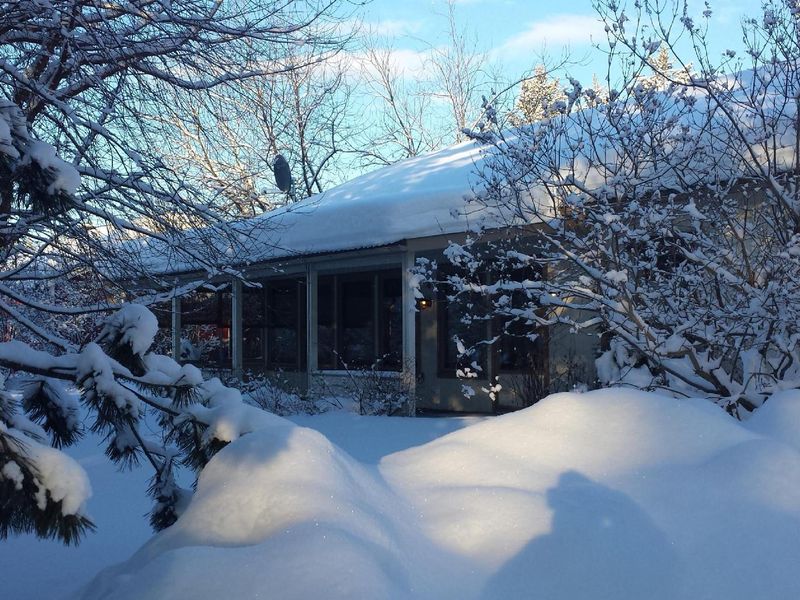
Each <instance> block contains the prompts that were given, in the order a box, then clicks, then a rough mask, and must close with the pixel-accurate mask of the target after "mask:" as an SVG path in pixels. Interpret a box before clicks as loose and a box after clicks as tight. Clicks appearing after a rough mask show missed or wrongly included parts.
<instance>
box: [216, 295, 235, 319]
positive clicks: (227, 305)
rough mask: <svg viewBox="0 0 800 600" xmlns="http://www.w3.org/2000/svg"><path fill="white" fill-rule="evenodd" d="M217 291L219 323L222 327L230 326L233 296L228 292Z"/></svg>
mask: <svg viewBox="0 0 800 600" xmlns="http://www.w3.org/2000/svg"><path fill="white" fill-rule="evenodd" d="M218 293H219V315H220V316H219V324H220V326H222V327H230V326H231V322H232V311H233V304H232V302H233V298H232V296H231V293H230V292H218Z"/></svg>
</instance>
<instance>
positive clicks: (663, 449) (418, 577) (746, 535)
mask: <svg viewBox="0 0 800 600" xmlns="http://www.w3.org/2000/svg"><path fill="white" fill-rule="evenodd" d="M796 399H797V398H789V397H788V396H787V397H786V398H784V399H780V400H779V401H778V402H775V403H774V404H775V406H776V407H777V408H775V409H773V410H775V411H777V412H780V414H781V415H783V416H781V417H780V418H781V419H783V420H784V421H787V420H789V419H791V420H793V424H791V426H789V425H787V426H786V428H779V429H776V428H775V427H772V426H769V423H767V422H768V421H769V419H768V418H767V417H764V418H763V419H762V420H763V421H764V423H762V424H761V425H759V424H758V420H757V419H754V420H753V421H752V422H750V423H748V424H747V425H742V424H740V423H738V422H736V421H735V420H733V419H732V418H731V417H729V416H728V415H727V414H725V413H724V412H723V411H722V410H720V409H718V408H716V407H715V406H713V405H711V404H710V403H708V402H704V401H700V400H689V401H679V400H674V399H671V398H665V397H661V396H658V395H655V394H646V393H642V392H633V391H621V390H604V391H598V392H591V393H586V394H558V395H554V396H551V397H549V398H547V399H545V400H543V401H542V402H540V403H539V404H537V405H536V406H534V407H532V408H530V409H527V410H524V411H521V412H518V413H514V414H511V415H506V416H503V417H499V418H496V419H487V420H485V421H482V422H480V423H478V424H475V425H472V426H470V427H467V428H465V429H462V430H459V431H456V432H454V433H451V434H449V435H446V436H444V437H441V438H439V439H437V440H435V441H433V442H430V443H426V444H423V445H420V446H417V447H414V448H411V449H408V450H404V451H401V452H397V453H395V454H391V455H388V456H386V457H385V458H383V459H382V460H381V461H380V463H379V464H378V465H377V466H369V465H367V464H362V463H359V462H358V461H356V460H355V459H354V458H352V457H351V456H350V455H348V454H347V453H346V452H344V451H343V450H341V449H340V448H338V447H337V446H335V445H333V444H332V443H330V442H329V441H328V440H327V439H326V438H325V437H324V436H322V435H321V434H319V433H317V432H315V431H312V430H310V429H306V428H303V427H298V426H295V425H292V424H290V423H289V422H288V421H284V420H281V419H275V420H274V421H273V422H272V424H271V425H270V427H268V428H266V429H264V430H262V431H258V432H254V433H251V434H249V435H246V436H244V437H242V438H241V439H239V440H237V441H235V442H233V443H232V444H230V445H229V446H228V447H227V448H225V449H224V450H223V451H222V452H220V454H219V455H218V456H217V457H215V458H214V459H213V460H212V461H211V463H210V464H209V465H208V467H207V468H206V470H205V471H204V472H203V475H202V477H201V479H200V482H199V486H198V491H197V494H196V495H195V497H194V499H193V500H192V503H191V505H190V507H189V508H188V510H187V512H186V513H185V514H184V515H183V516H182V517H181V519H180V520H179V522H178V523H177V524H176V525H175V526H173V527H172V528H170V529H169V530H167V531H165V532H163V533H161V534H159V535H157V536H155V537H154V538H153V539H152V540H151V541H150V542H149V543H148V544H146V545H145V546H144V547H143V548H142V549H141V550H140V551H139V552H138V553H137V554H135V555H134V556H133V557H132V558H131V559H130V560H129V561H128V562H126V563H123V564H122V565H120V566H118V567H115V568H113V569H109V570H107V571H105V572H104V573H102V574H101V575H100V576H99V577H98V578H97V579H96V580H95V581H94V583H93V584H92V585H90V586H89V587H88V588H87V590H86V591H85V596H84V597H85V598H91V599H101V598H115V599H125V598H160V599H164V598H187V597H191V598H199V599H204V598H208V599H211V598H215V599H216V598H220V597H235V598H256V597H259V598H437V599H443V598H453V599H455V598H459V599H460V598H481V599H489V598H497V599H508V598H543V599H545V598H546V599H547V600H559V599H563V600H567V599H569V600H575V599H577V598H580V599H583V600H585V599H601V598H603V599H605V598H608V599H615V600H619V599H627V598H648V599H664V600H667V599H669V600H676V599H686V600H690V599H691V600H695V599H698V598H725V599H726V600H736V599H751V598H770V599H771V600H782V599H786V600H790V599H792V600H795V599H796V598H798V597H800V577H798V576H797V571H796V565H797V564H800V452H798V449H797V448H796V447H793V446H791V445H789V444H787V443H784V441H782V439H781V438H783V437H784V436H783V434H782V433H780V432H783V431H788V430H789V429H791V428H792V427H794V431H800V412H798V411H797V410H796V408H795V407H794V406H793V405H791V402H792V401H793V400H796ZM767 404H768V405H769V402H768V403H767ZM768 416H769V415H768ZM776 419H777V417H776ZM387 422H388V420H387ZM329 425H330V424H328V426H329ZM375 426H376V427H381V425H380V422H379V421H378V420H376V421H375ZM393 426H395V425H393ZM776 431H777V432H778V433H779V434H780V435H776V436H775V437H773V433H775V432H776ZM776 438H778V439H776Z"/></svg>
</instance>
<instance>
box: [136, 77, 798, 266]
mask: <svg viewBox="0 0 800 600" xmlns="http://www.w3.org/2000/svg"><path fill="white" fill-rule="evenodd" d="M780 67H781V65H780V64H778V65H772V66H771V67H770V68H771V69H772V70H773V71H776V72H775V73H773V72H771V71H769V72H768V71H767V70H766V69H764V70H762V71H759V72H753V71H744V72H742V73H738V74H736V75H732V76H730V78H729V79H730V81H729V82H728V80H727V79H725V80H724V81H723V84H724V85H722V88H723V89H729V90H731V91H730V97H729V98H728V100H727V101H726V102H727V105H728V107H729V108H731V110H733V111H734V112H735V118H736V120H737V122H736V123H731V122H730V121H726V119H727V118H728V117H727V116H725V115H720V114H719V113H720V111H718V110H716V108H715V102H714V101H712V100H711V98H710V97H708V96H707V95H706V93H705V92H704V91H702V89H688V90H684V91H680V92H678V93H675V94H670V93H662V92H655V93H654V94H652V95H649V96H647V97H645V98H644V101H643V102H642V103H641V104H637V103H635V102H633V103H626V102H622V103H616V104H615V103H613V102H612V103H610V104H609V105H608V106H607V107H594V108H587V109H584V110H578V111H574V112H572V113H571V114H568V115H562V116H559V117H556V118H554V119H551V120H549V121H546V122H543V123H538V124H535V125H531V126H527V127H525V128H522V129H518V130H512V131H507V132H505V133H504V134H503V135H501V136H498V138H497V139H496V140H495V142H496V143H495V144H492V143H484V144H481V143H480V142H477V141H467V142H464V143H461V144H458V145H455V146H452V147H449V148H445V149H443V150H439V151H437V152H433V153H430V154H425V155H422V156H417V157H414V158H409V159H406V160H403V161H400V162H398V163H395V164H393V165H390V166H387V167H384V168H382V169H377V170H375V171H372V172H370V173H367V174H365V175H361V176H360V177H356V178H355V179H352V180H350V181H348V182H347V183H344V184H342V185H340V186H338V187H335V188H333V189H331V190H328V191H326V192H323V193H321V194H317V195H315V196H312V197H310V198H307V199H306V200H303V201H301V202H298V203H295V204H291V205H289V206H286V207H283V208H279V209H277V210H273V211H270V212H268V213H265V214H263V215H260V216H258V217H255V218H252V219H248V220H245V221H241V222H238V223H234V224H231V226H230V229H231V231H232V232H233V236H232V239H233V240H234V241H233V242H232V243H231V244H230V245H229V246H228V245H226V246H224V247H219V244H218V243H217V242H216V241H215V242H214V244H213V245H212V246H210V247H209V248H208V249H207V250H206V251H207V252H208V253H209V256H208V264H219V263H220V262H225V263H227V264H230V265H233V266H234V267H242V266H246V265H249V264H253V263H258V262H265V261H268V260H274V259H282V258H289V257H293V256H303V255H311V254H321V253H330V252H340V251H346V250H355V249H360V248H370V247H377V246H386V245H391V244H395V243H397V242H401V241H403V240H407V239H412V238H420V237H427V236H432V235H437V234H456V233H463V232H466V231H472V230H475V229H478V228H481V227H498V226H501V225H503V224H507V223H508V222H509V218H510V219H511V221H513V222H517V221H519V220H520V218H522V219H524V220H525V219H528V216H529V215H534V216H535V217H536V218H539V219H542V218H545V219H547V218H549V216H551V215H552V214H553V212H552V210H553V206H552V202H551V200H550V198H549V197H548V194H547V189H546V186H543V185H541V183H539V182H540V180H538V179H536V178H535V177H534V178H531V177H530V173H529V170H530V165H529V162H528V160H527V159H528V157H530V156H535V155H541V156H540V158H542V159H543V160H545V162H547V164H560V165H562V166H561V167H560V168H559V170H561V171H562V172H561V173H560V175H559V174H556V173H550V174H549V175H552V176H553V177H554V180H555V181H558V180H560V181H561V183H563V181H565V179H564V178H565V177H566V178H567V179H569V180H571V181H573V182H577V183H580V187H581V188H582V189H592V190H599V189H601V188H605V189H607V190H609V192H610V193H619V194H622V195H624V188H625V187H626V186H629V185H631V184H632V183H636V184H637V185H638V184H641V185H642V186H648V185H649V186H650V187H652V188H655V189H664V188H677V187H681V186H683V187H685V186H687V185H689V186H693V185H698V184H703V183H712V182H714V181H718V180H720V179H725V178H729V177H736V176H741V175H748V174H752V173H751V172H750V171H749V169H751V167H752V165H749V164H748V162H747V161H748V160H750V161H752V160H753V159H754V158H757V159H758V160H759V161H761V160H762V159H764V160H766V159H767V158H768V157H764V156H762V154H763V153H764V149H765V148H769V151H770V153H772V154H773V156H771V157H769V160H771V161H772V162H773V163H774V166H775V167H776V168H778V169H779V170H780V169H781V168H788V167H790V166H791V165H792V164H793V163H794V160H795V158H796V157H795V156H794V140H795V137H794V133H795V131H796V129H795V126H794V119H795V116H796V107H795V105H794V103H793V102H787V98H792V97H794V96H793V93H794V92H792V94H790V93H789V92H787V89H789V88H787V86H786V85H782V83H785V75H783V74H782V73H781V72H780ZM756 75H758V76H756ZM726 82H728V83H726ZM726 85H727V87H726ZM792 89H793V88H792ZM635 93H638V92H635ZM643 106H644V107H645V108H642V107H643ZM732 126H733V128H734V129H735V128H740V129H744V133H743V134H741V135H742V136H743V139H742V140H738V141H732V138H731V136H732V135H733V137H735V135H737V134H732V133H731V131H730V130H731V128H732ZM654 127H657V128H658V129H657V131H656V133H657V134H658V136H659V137H658V140H657V143H654V144H653V148H656V147H658V148H659V150H660V151H659V152H655V153H653V156H652V157H650V155H649V154H647V152H646V151H647V150H649V149H650V146H648V145H647V143H645V144H644V145H643V146H642V148H644V150H642V149H639V150H637V151H638V152H639V153H640V154H641V156H638V158H637V160H639V162H638V163H637V165H636V169H635V172H636V176H635V178H634V176H633V174H632V173H633V171H632V170H631V169H628V170H625V167H624V166H622V167H621V165H624V164H625V163H626V160H627V158H626V157H627V154H625V155H623V156H620V154H619V149H620V147H621V146H625V144H628V143H630V144H633V145H634V147H636V148H638V145H639V144H638V141H637V140H642V139H644V140H646V141H647V140H650V141H651V142H652V141H653V140H652V139H650V136H652V135H653V128H654ZM751 138H752V139H751ZM767 142H768V143H767ZM729 143H731V144H734V145H735V144H741V143H743V144H744V146H741V145H739V146H737V147H736V148H733V147H731V148H728V151H723V150H722V149H723V148H724V147H725V146H726V145H727V144H729ZM747 146H749V148H747ZM748 150H749V151H748ZM743 157H745V158H743ZM665 159H667V160H665ZM548 161H549V162H548ZM604 165H610V166H609V168H605V167H604ZM547 175H548V173H547V168H545V169H544V170H543V176H547ZM493 179H496V180H497V181H493ZM531 179H532V181H529V184H530V185H527V186H526V185H524V184H523V185H521V186H519V187H520V188H521V189H515V191H516V192H517V193H521V194H524V196H525V200H524V203H525V205H526V208H525V210H524V211H523V212H522V214H523V217H519V216H517V215H516V214H515V213H514V207H513V205H507V204H508V203H506V202H505V201H504V197H505V195H506V192H507V190H508V189H509V186H516V185H517V182H525V181H527V180H531ZM488 185H491V186H493V188H492V189H493V190H495V191H497V192H498V193H497V194H494V196H497V197H496V198H494V200H492V199H491V198H485V199H484V201H482V202H473V203H468V202H467V200H468V199H470V198H475V197H476V195H478V194H479V193H480V192H481V191H482V190H486V189H487V186H488ZM496 186H499V187H496ZM620 190H622V191H620ZM509 211H510V212H509ZM525 222H529V221H527V220H526V221H525ZM192 235H198V236H200V235H201V232H195V233H188V234H186V235H185V237H184V239H182V240H181V241H180V243H179V244H175V245H176V246H177V249H170V250H167V251H166V252H165V251H163V250H161V251H156V252H154V250H156V248H155V247H151V248H150V250H149V252H148V253H149V254H150V255H151V257H153V256H154V255H157V260H156V264H151V265H150V266H151V267H152V266H155V267H156V268H157V270H159V271H161V272H162V273H164V272H185V271H193V270H197V269H198V266H197V263H196V262H195V263H193V262H192V261H191V260H187V259H186V256H185V254H184V253H182V252H181V249H180V246H184V247H186V246H187V244H191V239H190V238H191V237H192ZM226 244H228V242H226ZM220 256H222V257H224V259H223V261H220V260H219V257H220ZM148 262H150V261H148Z"/></svg>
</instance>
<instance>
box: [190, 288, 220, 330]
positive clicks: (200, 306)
mask: <svg viewBox="0 0 800 600" xmlns="http://www.w3.org/2000/svg"><path fill="white" fill-rule="evenodd" d="M181 322H182V323H185V324H186V325H205V324H212V323H213V324H215V325H216V324H217V323H218V322H219V295H218V294H217V292H194V293H192V294H189V295H187V296H184V297H183V298H182V299H181Z"/></svg>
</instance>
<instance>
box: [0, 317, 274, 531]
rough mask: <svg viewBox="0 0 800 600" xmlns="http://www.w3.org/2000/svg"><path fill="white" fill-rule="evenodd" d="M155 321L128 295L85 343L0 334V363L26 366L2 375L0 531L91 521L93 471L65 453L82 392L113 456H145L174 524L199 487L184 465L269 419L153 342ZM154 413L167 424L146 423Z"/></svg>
mask: <svg viewBox="0 0 800 600" xmlns="http://www.w3.org/2000/svg"><path fill="white" fill-rule="evenodd" d="M156 330H157V322H156V318H155V317H154V316H153V314H152V313H151V312H150V311H149V310H148V309H147V308H145V307H144V306H141V305H125V306H124V307H123V308H122V309H120V310H119V311H118V312H116V313H114V314H113V315H111V316H110V317H109V318H108V319H106V321H105V323H104V325H103V328H102V331H101V333H100V335H99V336H98V337H97V339H96V340H95V341H93V342H91V343H89V344H86V345H85V346H84V347H83V349H82V350H80V351H76V352H66V353H63V354H61V355H59V356H53V355H51V354H48V353H46V352H43V351H39V350H34V349H32V348H31V347H30V346H28V345H26V344H24V343H22V342H18V341H12V342H2V343H0V365H2V366H3V367H5V368H8V369H12V370H15V371H18V372H19V374H17V375H15V376H14V377H11V378H9V379H8V380H4V381H2V382H0V383H2V387H0V500H1V501H0V538H3V537H6V536H7V535H9V533H25V532H34V533H36V534H37V535H39V536H41V537H56V538H59V539H61V540H63V541H64V542H66V543H74V542H76V541H77V540H78V539H79V537H80V536H81V534H82V533H84V532H85V531H87V530H90V529H91V528H92V527H93V525H92V523H91V521H90V520H89V518H88V516H87V514H86V511H85V502H86V500H87V498H88V497H89V495H90V493H91V490H90V487H89V484H88V479H87V477H86V474H85V473H84V471H83V469H82V468H81V467H80V466H79V465H78V464H77V463H76V462H75V461H73V460H72V459H70V458H69V457H68V456H67V455H66V454H64V453H63V452H61V451H59V449H60V448H61V447H64V446H69V445H71V444H73V443H74V442H75V441H76V440H77V439H78V438H79V437H80V435H81V433H82V423H81V422H79V420H78V394H77V393H76V392H79V393H80V401H81V403H82V404H83V405H84V407H85V409H87V410H88V412H89V415H90V417H91V419H92V422H91V428H92V430H93V431H95V432H99V433H101V434H103V435H105V438H106V441H107V446H106V455H107V456H108V457H109V458H110V459H111V460H113V461H114V462H116V463H118V464H120V465H121V466H122V467H125V466H130V465H133V464H137V463H138V462H139V461H141V460H143V459H144V460H146V461H147V462H148V463H149V464H150V465H151V466H152V467H153V469H154V471H155V473H154V475H153V478H152V480H151V482H150V489H149V490H148V491H149V494H150V495H151V496H152V498H153V500H154V507H153V511H152V513H151V523H152V525H153V527H154V528H156V529H163V528H165V527H168V526H169V525H171V524H172V523H174V522H175V520H176V519H177V518H178V516H179V515H180V513H181V511H182V510H183V508H184V507H185V506H186V504H187V502H188V499H189V497H190V496H191V492H190V491H189V490H184V489H181V488H179V487H178V486H177V485H176V483H175V475H174V472H175V468H176V467H177V466H179V465H183V466H186V467H189V468H192V469H194V470H195V472H196V473H199V471H200V470H201V469H202V468H203V467H204V466H205V464H206V463H207V462H208V461H209V460H210V459H211V457H212V456H213V455H214V454H215V453H216V452H217V451H218V450H219V449H220V448H222V447H224V446H225V445H226V444H227V443H228V442H230V441H232V440H235V439H237V438H238V437H240V436H241V435H243V434H245V433H248V432H250V431H254V430H255V429H258V428H260V427H262V426H263V424H264V423H266V422H268V416H267V415H265V414H264V413H263V411H260V410H257V409H255V408H254V407H251V406H247V405H246V404H245V403H244V402H242V396H241V394H240V393H239V391H238V390H236V389H233V388H229V387H226V386H224V385H223V384H222V383H221V382H220V381H219V380H218V379H210V380H206V379H204V378H203V376H202V375H201V373H200V371H199V370H198V369H197V368H196V367H194V366H192V365H181V364H179V363H177V362H175V361H174V360H172V359H171V358H170V357H168V356H164V355H160V354H155V353H153V352H151V351H150V347H151V344H152V343H153V339H154V337H155V334H156ZM24 373H27V375H24ZM67 382H69V384H70V385H74V386H76V387H77V390H74V389H71V388H70V386H69V385H68V384H67ZM147 413H153V414H154V415H155V416H156V417H157V422H158V423H159V424H160V425H161V431H156V432H148V428H145V427H142V426H141V424H142V422H143V419H144V418H145V416H146V414H147ZM50 446H52V448H51V447H50Z"/></svg>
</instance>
